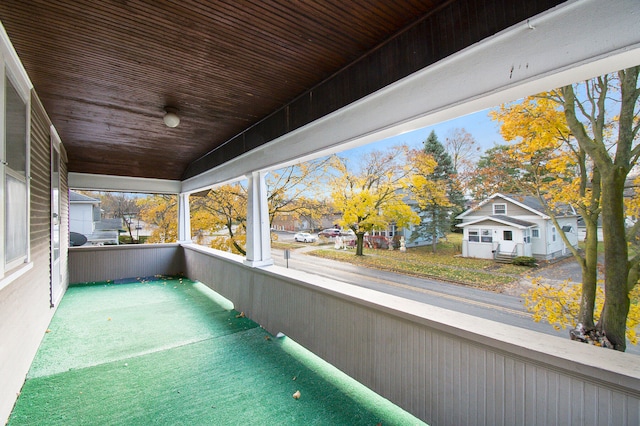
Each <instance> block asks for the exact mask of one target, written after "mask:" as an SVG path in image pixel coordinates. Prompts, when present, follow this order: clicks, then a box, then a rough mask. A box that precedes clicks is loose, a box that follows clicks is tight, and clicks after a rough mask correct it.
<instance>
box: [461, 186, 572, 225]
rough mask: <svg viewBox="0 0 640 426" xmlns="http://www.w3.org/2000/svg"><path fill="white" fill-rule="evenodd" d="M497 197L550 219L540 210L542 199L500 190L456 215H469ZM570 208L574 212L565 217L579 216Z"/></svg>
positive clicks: (564, 215)
mask: <svg viewBox="0 0 640 426" xmlns="http://www.w3.org/2000/svg"><path fill="white" fill-rule="evenodd" d="M519 197H520V198H522V201H518V200H517V198H519ZM495 198H504V199H505V200H508V201H509V202H512V203H513V204H515V205H517V206H519V207H521V208H523V209H525V210H528V211H530V212H531V213H533V214H535V215H537V216H540V217H541V218H543V219H550V217H549V215H548V214H546V213H545V212H544V211H542V210H540V208H543V206H542V205H541V204H540V201H539V200H538V199H537V198H535V197H534V196H532V195H506V194H502V193H500V192H496V193H495V194H493V195H491V196H490V197H489V198H486V199H485V200H483V201H481V202H480V203H478V204H476V205H475V206H473V207H471V208H470V209H468V210H466V211H464V212H462V213H461V214H459V215H458V216H456V219H462V218H464V217H465V216H467V215H469V214H470V213H472V212H474V211H476V210H478V209H479V208H481V207H482V206H484V205H485V204H488V203H489V202H490V201H492V200H494V199H495ZM533 204H536V206H534V205H533ZM567 206H568V207H569V208H571V210H572V211H573V214H570V215H567V214H563V215H562V216H563V217H570V216H577V214H576V213H575V210H574V209H573V207H571V206H570V205H567Z"/></svg>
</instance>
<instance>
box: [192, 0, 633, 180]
mask: <svg viewBox="0 0 640 426" xmlns="http://www.w3.org/2000/svg"><path fill="white" fill-rule="evenodd" d="M638 19H640V3H639V2H637V1H635V0H618V1H612V2H601V1H598V0H586V1H584V0H583V1H569V2H567V3H565V4H563V5H561V6H558V7H557V8H555V9H552V10H550V11H548V12H545V13H542V14H540V15H538V16H536V17H534V18H532V19H530V20H529V21H528V22H522V23H521V24H518V25H515V26H513V27H512V28H510V29H508V30H505V31H503V32H501V33H499V34H497V35H496V36H494V37H491V38H488V39H486V40H484V41H482V42H480V43H478V44H476V45H474V46H472V47H470V48H467V49H465V50H463V51H461V52H459V53H457V54H454V55H452V56H451V57H449V58H446V59H444V60H442V61H440V62H438V63H436V64H434V65H432V66H429V67H427V68H425V69H423V70H421V71H419V72H416V73H414V74H412V75H411V76H409V77H406V78H404V79H403V80H400V81H398V82H396V83H394V84H392V85H390V86H387V87H385V88H383V89H381V90H379V91H377V92H375V93H373V94H372V95H369V96H367V97H365V98H363V99H361V100H360V101H357V102H354V103H353V104H351V105H349V106H347V107H345V108H342V109H340V110H338V111H336V112H334V113H332V114H330V115H327V116H325V117H323V118H321V119H319V120H316V121H314V122H312V123H310V124H308V125H306V126H304V127H302V128H299V129H297V130H295V131H293V132H291V133H288V134H286V135H284V136H282V137H279V138H277V139H275V140H274V141H272V142H270V143H267V144H265V145H262V146H260V147H258V148H256V149H254V150H253V151H250V152H247V153H245V154H242V155H240V156H238V157H236V158H234V159H232V160H231V161H228V162H227V163H224V164H222V165H220V166H218V167H215V168H213V169H210V170H208V171H206V172H204V173H201V174H200V175H197V176H194V177H192V178H189V179H186V180H184V181H183V182H182V191H183V192H195V191H198V190H201V189H204V188H207V187H211V186H215V185H218V184H220V183H223V182H225V181H230V180H233V179H237V177H238V176H246V175H249V174H250V173H251V172H254V171H258V170H273V169H277V168H280V167H283V166H286V165H290V164H295V163H298V162H301V161H306V160H310V159H313V158H318V157H321V156H324V155H329V154H333V153H336V152H339V151H342V150H346V149H350V148H354V147H357V146H361V145H364V144H367V143H370V142H374V141H378V140H381V139H384V138H388V137H391V136H396V135H400V134H402V133H405V132H409V131H412V130H416V129H419V128H422V127H426V126H429V125H433V124H436V123H439V122H442V121H446V120H449V119H453V118H456V117H460V116H463V115H466V114H470V113H473V112H476V111H479V110H482V109H486V108H490V107H493V106H496V105H499V104H501V103H504V102H510V101H513V100H515V99H518V98H521V97H524V96H527V95H530V94H533V93H538V92H541V91H544V90H549V89H552V88H556V87H560V86H563V85H566V84H571V83H573V82H575V81H580V80H584V79H588V78H592V77H594V76H597V75H601V74H604V73H608V72H613V71H617V70H619V69H622V68H627V67H630V66H635V65H637V64H638V58H639V57H640V32H639V31H637V22H638ZM614 29H615V31H614ZM470 70H473V72H471V71H470Z"/></svg>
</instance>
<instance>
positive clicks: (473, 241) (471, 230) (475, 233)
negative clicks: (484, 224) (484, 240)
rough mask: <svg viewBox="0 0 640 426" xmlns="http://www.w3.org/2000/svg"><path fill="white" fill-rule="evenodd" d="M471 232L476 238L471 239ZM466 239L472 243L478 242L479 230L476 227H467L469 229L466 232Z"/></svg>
mask: <svg viewBox="0 0 640 426" xmlns="http://www.w3.org/2000/svg"><path fill="white" fill-rule="evenodd" d="M472 232H473V237H475V238H477V240H472V239H471V237H472V235H471V233H472ZM467 239H468V240H469V242H472V243H479V242H480V230H479V229H478V228H472V229H469V231H468V232H467Z"/></svg>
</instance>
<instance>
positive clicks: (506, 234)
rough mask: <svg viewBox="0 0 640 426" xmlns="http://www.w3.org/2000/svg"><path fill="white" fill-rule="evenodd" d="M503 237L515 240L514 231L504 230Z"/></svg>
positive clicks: (506, 239) (505, 239)
mask: <svg viewBox="0 0 640 426" xmlns="http://www.w3.org/2000/svg"><path fill="white" fill-rule="evenodd" d="M502 239H503V240H504V241H513V231H502Z"/></svg>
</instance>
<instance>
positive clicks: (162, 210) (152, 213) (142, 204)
mask: <svg viewBox="0 0 640 426" xmlns="http://www.w3.org/2000/svg"><path fill="white" fill-rule="evenodd" d="M136 204H137V205H138V207H139V208H140V218H141V219H142V220H143V221H144V222H146V223H148V224H149V225H151V226H152V229H153V231H152V232H151V235H150V236H149V238H148V239H147V242H148V243H173V242H176V241H177V240H178V197H176V196H175V195H164V194H154V195H151V196H148V197H145V198H138V199H137V200H136Z"/></svg>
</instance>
